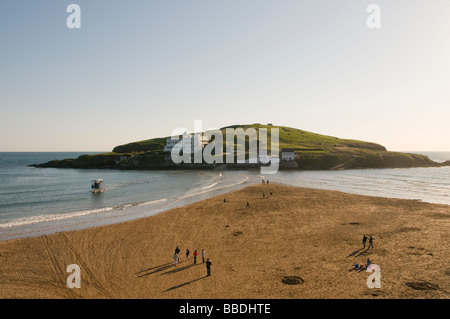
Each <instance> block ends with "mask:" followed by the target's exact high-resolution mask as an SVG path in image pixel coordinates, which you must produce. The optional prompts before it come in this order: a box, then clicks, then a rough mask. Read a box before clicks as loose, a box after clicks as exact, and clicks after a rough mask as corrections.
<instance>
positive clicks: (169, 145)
mask: <svg viewBox="0 0 450 319" xmlns="http://www.w3.org/2000/svg"><path fill="white" fill-rule="evenodd" d="M208 142H209V140H208V139H207V138H206V137H204V136H203V134H188V133H187V132H184V134H183V136H182V139H181V140H180V139H179V138H178V139H172V137H168V138H167V140H166V146H164V150H163V151H164V152H167V153H171V152H172V149H173V147H174V146H175V145H177V144H178V145H179V147H180V148H181V149H182V150H183V152H185V151H186V153H188V154H189V153H190V154H194V153H197V152H201V151H202V150H203V147H204V146H205V145H207V144H208Z"/></svg>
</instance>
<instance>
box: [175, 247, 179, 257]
mask: <svg viewBox="0 0 450 319" xmlns="http://www.w3.org/2000/svg"><path fill="white" fill-rule="evenodd" d="M179 253H180V248H178V246H177V248H175V254H177V255H178V254H179Z"/></svg>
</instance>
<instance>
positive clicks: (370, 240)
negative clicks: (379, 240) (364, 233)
mask: <svg viewBox="0 0 450 319" xmlns="http://www.w3.org/2000/svg"><path fill="white" fill-rule="evenodd" d="M370 247H372V248H373V239H372V236H370V237H369V247H368V248H370Z"/></svg>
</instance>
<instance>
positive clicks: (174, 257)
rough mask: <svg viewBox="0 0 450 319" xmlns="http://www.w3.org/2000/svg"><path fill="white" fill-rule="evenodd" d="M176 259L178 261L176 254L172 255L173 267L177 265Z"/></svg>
mask: <svg viewBox="0 0 450 319" xmlns="http://www.w3.org/2000/svg"><path fill="white" fill-rule="evenodd" d="M178 259H179V257H178V254H177V253H175V254H173V263H174V265H175V266H176V265H177V264H178Z"/></svg>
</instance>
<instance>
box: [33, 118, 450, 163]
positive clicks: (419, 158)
mask: <svg viewBox="0 0 450 319" xmlns="http://www.w3.org/2000/svg"><path fill="white" fill-rule="evenodd" d="M241 128H242V129H243V130H244V132H249V131H252V130H253V131H258V130H259V131H261V129H262V130H264V129H265V130H267V132H269V133H270V132H271V130H273V129H277V132H278V135H279V150H278V154H277V155H276V158H275V156H273V155H271V154H268V155H265V157H266V158H265V159H264V158H263V156H261V155H258V156H257V157H255V158H253V160H252V158H251V156H252V154H251V153H250V152H249V146H250V148H251V145H252V142H254V141H252V138H254V137H252V135H251V134H249V135H246V138H245V145H239V143H240V142H239V140H238V141H237V142H236V140H235V139H233V144H234V145H231V150H232V156H234V161H232V163H230V161H229V160H228V161H225V160H223V161H222V160H219V161H216V162H213V163H211V162H205V161H201V162H197V161H192V162H182V163H175V162H174V161H173V160H172V157H171V154H172V149H173V147H174V146H175V145H176V143H178V141H177V140H173V139H172V138H171V137H163V138H152V139H148V140H143V141H138V142H132V143H128V144H124V145H119V146H116V147H115V148H114V149H113V150H112V152H110V153H101V154H95V155H82V156H79V157H78V158H71V159H64V160H53V161H50V162H47V163H40V164H32V165H29V166H32V167H44V168H45V167H53V168H81V169H83V168H84V169H89V168H105V169H124V170H125V169H141V170H164V169H167V170H168V169H252V168H259V167H261V166H263V165H266V163H267V156H268V157H269V158H271V160H272V161H274V160H277V161H278V163H279V168H280V169H291V170H336V169H358V168H410V167H440V166H450V159H449V160H447V161H446V162H444V163H437V162H434V161H432V160H431V159H430V158H429V157H427V156H425V155H421V154H412V153H402V152H392V151H388V150H386V148H385V147H384V146H382V145H379V144H376V143H371V142H364V141H359V140H351V139H342V138H338V137H333V136H327V135H321V134H317V133H312V132H308V131H304V130H300V129H296V128H291V127H285V126H275V125H272V124H267V125H263V124H246V125H232V126H227V127H223V128H221V129H220V132H219V133H222V134H223V136H224V137H225V136H226V133H227V129H228V132H229V130H230V129H241ZM199 136H200V137H199ZM205 136H207V135H206V134H205V135H203V134H198V133H197V134H189V136H188V138H186V136H180V141H183V140H184V141H188V143H191V142H192V145H196V146H197V148H196V149H194V148H193V146H192V150H191V151H190V152H189V153H190V154H189V156H191V157H192V158H194V156H195V153H197V152H202V151H203V150H204V149H205V147H207V146H208V144H210V143H211V142H212V140H211V139H209V138H205ZM196 137H199V138H198V140H197V141H195V138H196ZM241 143H242V141H241ZM270 144H271V140H270V135H269V140H268V142H267V145H268V146H269V148H268V149H269V150H270ZM220 145H222V144H220ZM223 145H226V146H223V152H222V153H221V157H222V156H223V158H225V156H229V155H230V145H229V144H226V143H223ZM240 146H243V147H244V149H245V152H246V153H245V154H246V155H245V160H243V159H242V158H241V159H239V158H237V156H236V152H233V150H237V149H238V148H239V147H240ZM241 149H242V148H241ZM184 150H186V148H185V149H184ZM222 154H223V155H222ZM216 158H217V157H216ZM227 159H229V157H227Z"/></svg>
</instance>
